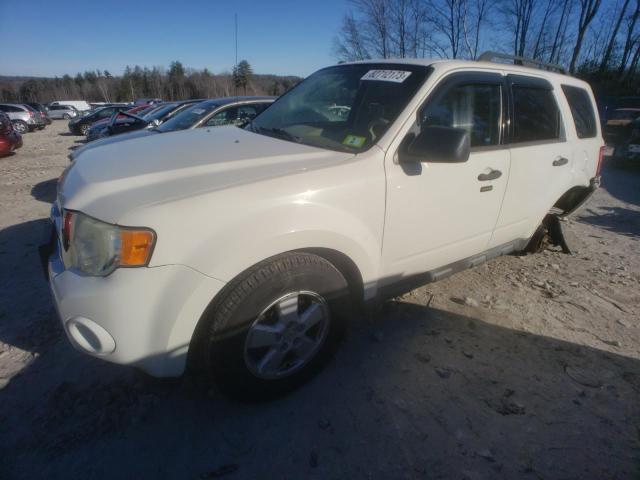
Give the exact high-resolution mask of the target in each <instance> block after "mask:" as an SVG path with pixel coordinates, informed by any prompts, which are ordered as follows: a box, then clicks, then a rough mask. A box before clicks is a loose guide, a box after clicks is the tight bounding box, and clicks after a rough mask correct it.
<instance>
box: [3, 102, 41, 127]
mask: <svg viewBox="0 0 640 480" xmlns="http://www.w3.org/2000/svg"><path fill="white" fill-rule="evenodd" d="M0 112H4V113H6V114H7V116H8V117H9V118H10V119H11V123H12V124H13V128H14V129H15V131H16V132H18V133H19V134H21V135H22V134H23V133H27V132H32V131H33V130H35V129H36V128H38V127H39V126H40V124H41V123H44V122H42V121H41V120H40V117H39V116H36V114H35V112H34V111H33V110H32V109H30V108H29V107H27V106H26V105H22V104H7V103H0Z"/></svg>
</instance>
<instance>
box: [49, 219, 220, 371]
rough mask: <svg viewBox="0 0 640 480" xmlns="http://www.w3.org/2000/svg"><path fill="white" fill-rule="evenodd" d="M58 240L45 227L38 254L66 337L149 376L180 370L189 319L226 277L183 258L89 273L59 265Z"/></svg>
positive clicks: (199, 313) (188, 335) (191, 328)
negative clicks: (44, 239)
mask: <svg viewBox="0 0 640 480" xmlns="http://www.w3.org/2000/svg"><path fill="white" fill-rule="evenodd" d="M52 230H53V229H52ZM58 248H59V242H58V241H57V239H56V235H55V234H54V233H51V234H50V236H49V242H48V243H47V244H45V245H44V246H42V247H41V249H40V255H41V259H42V261H43V266H44V268H45V270H46V275H47V276H48V279H49V285H50V288H51V293H52V296H53V300H54V304H55V308H56V311H57V313H58V316H59V317H60V321H61V322H62V325H63V327H64V330H65V332H66V334H67V337H68V338H69V341H70V342H71V343H72V345H73V346H74V347H75V348H76V349H78V350H80V351H82V352H83V353H87V354H89V355H92V356H94V357H98V358H101V359H103V360H107V361H109V362H113V363H118V364H124V365H132V366H136V367H138V368H140V369H142V370H144V371H145V372H147V373H149V374H151V375H153V376H157V377H168V376H177V375H180V374H182V372H183V371H184V368H185V365H186V359H187V353H188V348H189V343H190V341H191V337H192V335H193V332H194V330H195V326H196V324H197V322H198V320H199V319H200V317H201V316H202V313H203V312H204V310H205V309H206V307H207V305H208V304H209V302H210V301H211V300H212V299H213V297H214V296H215V295H216V294H217V293H218V292H219V291H220V289H221V288H222V287H223V286H224V283H223V282H220V281H218V280H215V279H212V278H210V277H207V276H206V275H203V274H201V273H200V272H197V271H195V270H193V269H191V268H188V267H185V266H182V265H166V266H161V267H153V268H148V267H146V268H129V269H124V268H121V269H118V270H116V271H115V272H113V273H112V274H111V275H109V276H107V277H90V276H86V275H83V274H82V273H79V272H76V271H74V270H72V269H65V267H64V265H63V264H62V260H61V259H60V255H59V253H58Z"/></svg>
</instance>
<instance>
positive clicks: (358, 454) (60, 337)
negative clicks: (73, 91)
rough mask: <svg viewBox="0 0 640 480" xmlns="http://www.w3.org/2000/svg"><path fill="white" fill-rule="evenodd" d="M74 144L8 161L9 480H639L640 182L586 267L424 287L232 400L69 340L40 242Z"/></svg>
mask: <svg viewBox="0 0 640 480" xmlns="http://www.w3.org/2000/svg"><path fill="white" fill-rule="evenodd" d="M78 142H79V137H74V136H70V135H68V134H67V133H66V122H55V123H54V124H53V125H52V126H50V127H48V128H47V129H46V130H44V131H41V132H36V133H31V134H28V135H25V138H24V144H25V146H24V147H23V148H22V149H21V150H20V151H18V153H17V154H16V155H14V156H12V157H8V158H3V159H0V205H2V209H1V210H0V292H1V294H0V426H1V428H0V478H2V479H14V478H28V479H33V478H47V479H55V478H64V479H70V478H83V479H85V478H136V479H139V478H154V479H164V478H180V479H183V478H186V479H199V478H222V477H224V478H233V479H241V478H242V479H244V478H282V479H299V478H318V479H320V478H331V479H341V478H353V479H357V478H362V479H396V478H398V479H413V478H430V479H431V478H446V479H450V478H451V479H489V478H490V479H496V478H504V479H514V478H524V479H528V478H531V479H581V480H584V479H628V478H629V479H633V478H635V479H638V478H640V323H639V320H640V288H639V284H640V255H639V254H638V252H639V247H640V169H636V170H635V171H634V170H621V169H615V168H610V167H607V168H606V170H605V175H604V188H602V189H600V191H599V192H597V194H596V195H595V196H594V198H593V199H592V200H591V202H590V203H589V204H588V205H587V206H586V207H585V208H583V209H582V211H581V212H580V213H579V214H578V215H577V216H576V217H574V218H573V219H572V220H570V221H568V222H566V224H565V228H566V231H567V232H568V237H569V238H570V243H571V245H572V246H573V247H574V248H575V253H574V255H563V254H561V253H559V252H557V251H552V250H549V251H545V252H544V253H542V254H536V255H528V256H523V257H517V256H508V257H504V258H500V259H498V260H495V261H492V262H490V263H489V264H487V265H484V266H481V267H478V268H476V269H474V270H470V271H467V272H464V273H461V274H458V275H456V276H454V277H452V278H449V279H447V280H445V281H443V282H441V283H438V284H433V285H428V286H426V287H422V288H419V289H417V290H415V291H413V292H411V293H410V294H407V295H405V296H403V297H402V298H398V299H396V300H395V301H393V302H389V303H387V304H386V305H385V308H384V310H383V312H382V313H381V314H380V315H378V316H377V317H376V318H370V319H360V320H354V322H353V325H352V327H351V329H350V333H349V335H348V337H347V339H346V340H345V342H344V345H343V346H342V348H341V349H340V351H339V353H338V355H337V356H336V358H335V360H334V361H333V362H332V363H331V364H330V365H329V366H328V368H327V369H326V370H325V371H324V372H323V373H322V374H321V375H320V376H319V377H317V378H316V379H315V380H314V381H313V382H311V383H310V384H309V385H307V386H305V387H304V388H302V389H301V390H299V391H297V392H295V393H293V394H292V395H290V396H288V397H286V398H284V399H281V400H278V401H276V402H272V403H269V404H264V405H239V404H236V403H233V402H231V401H228V400H226V399H225V398H223V397H221V396H220V395H219V393H218V392H217V391H216V389H215V388H211V389H206V388H203V387H202V384H201V382H200V381H198V380H197V379H194V378H192V377H184V378H180V379H170V380H166V379H165V380H157V379H153V378H150V377H147V376H146V375H144V374H142V373H140V372H137V371H135V370H133V369H130V368H126V367H120V366H115V365H110V364H108V363H105V362H102V361H99V360H97V359H93V358H90V357H88V356H85V355H82V354H80V353H78V352H76V351H74V350H73V349H72V347H71V346H70V344H69V343H68V342H67V340H66V338H65V337H64V333H63V331H62V328H61V326H60V325H59V323H58V320H57V318H56V316H55V312H54V310H53V306H52V303H51V300H50V298H49V292H48V288H47V285H46V283H45V282H44V280H43V278H42V274H41V269H40V265H39V260H38V255H37V252H36V246H37V244H38V243H39V242H40V238H41V235H42V230H43V226H44V225H45V224H46V221H45V218H46V216H47V215H48V211H49V202H50V201H51V200H52V198H53V195H54V189H55V180H56V178H57V177H58V176H59V175H60V173H61V172H62V169H63V168H64V167H65V166H66V165H67V164H68V161H67V159H66V155H67V153H68V152H69V148H72V147H74V146H76V145H78Z"/></svg>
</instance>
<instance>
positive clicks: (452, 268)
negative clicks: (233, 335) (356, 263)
mask: <svg viewBox="0 0 640 480" xmlns="http://www.w3.org/2000/svg"><path fill="white" fill-rule="evenodd" d="M527 242H528V241H527V240H515V241H513V242H509V243H505V244H504V245H500V246H497V247H493V248H490V249H489V250H486V251H484V252H482V253H479V254H477V255H473V256H472V257H468V258H465V259H464V260H458V261H457V262H453V263H450V264H449V265H445V266H443V267H440V268H436V269H435V270H430V271H428V272H424V273H418V274H415V275H411V276H409V277H403V278H401V279H400V280H397V281H394V282H391V283H389V284H387V285H384V286H382V287H380V289H379V290H378V295H377V298H376V300H378V301H380V300H385V299H388V298H394V297H397V296H399V295H402V294H405V293H407V292H410V291H411V290H414V289H416V288H418V287H421V286H422V285H426V284H428V283H433V282H439V281H440V280H444V279H445V278H447V277H450V276H451V275H453V274H455V273H458V272H462V271H464V270H467V269H469V268H474V267H477V266H478V265H482V264H483V263H485V262H487V261H489V260H492V259H494V258H497V257H501V256H503V255H509V254H510V253H513V252H520V251H523V250H524V248H525V247H526V246H527Z"/></svg>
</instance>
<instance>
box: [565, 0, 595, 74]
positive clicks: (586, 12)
mask: <svg viewBox="0 0 640 480" xmlns="http://www.w3.org/2000/svg"><path fill="white" fill-rule="evenodd" d="M579 4H580V19H579V22H578V26H577V29H578V30H577V37H576V43H575V47H574V48H573V54H572V55H571V63H570V64H569V71H570V72H571V73H574V72H575V70H576V63H577V62H578V58H579V57H580V50H581V49H582V43H583V42H584V35H585V33H586V32H587V28H589V24H590V23H591V22H592V21H593V19H594V18H595V16H596V14H597V13H598V10H599V8H600V5H601V4H602V0H579Z"/></svg>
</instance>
